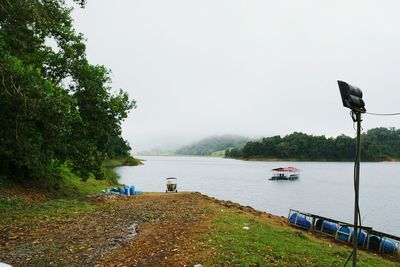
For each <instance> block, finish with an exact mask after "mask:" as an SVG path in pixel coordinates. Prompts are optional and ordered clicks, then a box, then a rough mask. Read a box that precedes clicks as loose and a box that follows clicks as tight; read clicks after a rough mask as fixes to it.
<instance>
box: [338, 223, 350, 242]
mask: <svg viewBox="0 0 400 267" xmlns="http://www.w3.org/2000/svg"><path fill="white" fill-rule="evenodd" d="M350 234H351V230H350V228H349V227H348V226H345V225H344V226H342V227H340V228H339V231H338V232H337V238H338V239H339V240H341V241H345V242H349V241H350Z"/></svg>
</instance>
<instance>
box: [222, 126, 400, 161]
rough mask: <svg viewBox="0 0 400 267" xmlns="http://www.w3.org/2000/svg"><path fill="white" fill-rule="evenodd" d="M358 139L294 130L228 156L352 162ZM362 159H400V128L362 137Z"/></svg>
mask: <svg viewBox="0 0 400 267" xmlns="http://www.w3.org/2000/svg"><path fill="white" fill-rule="evenodd" d="M355 144H356V142H355V139H354V138H352V137H349V136H346V135H340V136H338V137H335V138H333V137H331V138H326V137H325V136H313V135H307V134H305V133H299V132H294V133H292V134H289V135H287V136H284V137H281V136H273V137H265V138H262V139H261V140H259V141H250V142H248V143H246V145H244V146H243V148H232V149H227V150H226V151H225V157H228V158H244V159H251V158H263V159H288V160H315V161H352V160H354V158H355ZM361 160H364V161H384V160H400V129H395V128H382V127H381V128H374V129H370V130H368V131H367V132H366V133H363V134H362V136H361Z"/></svg>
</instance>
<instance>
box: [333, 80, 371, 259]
mask: <svg viewBox="0 0 400 267" xmlns="http://www.w3.org/2000/svg"><path fill="white" fill-rule="evenodd" d="M338 85H339V90H340V95H341V97H342V102H343V106H344V107H347V108H349V109H351V111H352V118H353V121H354V122H357V143H356V160H355V163H354V164H355V177H354V234H353V267H356V266H357V247H358V235H359V231H358V214H359V212H360V211H359V206H358V200H359V194H358V193H359V185H360V154H361V145H360V144H361V140H360V139H361V113H365V112H366V109H365V103H364V101H363V99H362V96H363V94H362V91H361V90H360V89H359V88H358V87H355V86H353V85H350V84H348V83H346V82H343V81H338Z"/></svg>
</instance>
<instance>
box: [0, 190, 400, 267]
mask: <svg viewBox="0 0 400 267" xmlns="http://www.w3.org/2000/svg"><path fill="white" fill-rule="evenodd" d="M87 202H88V204H85V208H84V209H80V210H74V209H75V207H74V206H71V208H68V209H66V208H63V209H57V208H55V209H53V210H52V212H51V214H47V213H46V214H42V215H39V216H34V217H28V218H25V219H23V218H18V219H15V220H14V219H13V221H11V223H8V224H1V225H0V261H2V262H6V263H9V264H12V265H13V266H194V265H196V264H201V265H203V266H215V265H220V266H221V265H222V266H243V265H246V266H250V265H263V266H286V265H292V266H310V265H314V266H321V265H318V264H311V262H313V261H314V262H318V261H319V259H318V258H316V257H315V256H313V255H311V256H310V257H309V258H306V257H305V256H304V255H302V253H303V252H301V251H300V254H299V255H298V257H299V258H296V257H297V256H290V257H286V256H285V255H283V254H282V253H281V254H282V255H283V256H282V255H281V254H276V253H275V254H274V251H273V250H275V248H274V246H275V245H268V244H267V243H265V244H263V243H262V242H264V241H262V240H261V241H262V242H261V241H258V240H257V238H259V236H261V238H265V235H266V234H262V233H261V234H257V235H253V236H249V237H246V236H243V238H245V239H244V241H241V239H240V238H241V236H242V235H243V234H246V233H248V232H249V231H247V232H246V230H248V228H251V229H258V228H260V227H261V228H262V229H264V228H271V227H272V228H271V229H272V230H273V231H274V232H277V231H276V230H274V229H279V230H278V232H279V233H282V235H288V238H287V239H285V240H287V241H284V242H281V243H282V244H284V243H288V242H289V243H290V241H291V240H295V239H296V238H299V240H300V241H302V240H303V239H304V242H308V241H307V240H310V244H312V242H314V241H313V240H314V239H315V237H314V236H311V234H310V233H307V232H304V234H303V231H298V230H297V229H294V228H292V227H290V226H289V225H288V224H287V220H286V219H285V218H282V217H279V216H274V215H271V214H268V213H264V212H260V211H256V210H254V209H252V208H251V207H243V206H240V205H238V204H235V203H232V202H229V201H228V202H227V201H220V200H216V199H213V198H209V197H207V196H204V195H201V194H199V193H177V194H176V193H170V194H165V193H144V194H142V195H139V196H132V197H122V196H117V195H94V196H90V197H89V198H88V200H87ZM86 206H88V207H86ZM221 214H232V215H233V216H239V217H243V218H245V222H246V223H242V222H240V221H239V222H238V223H234V222H232V221H233V220H232V218H236V217H229V219H226V218H222V217H221V216H222V215H221ZM3 216H4V215H3ZM224 216H225V215H224ZM216 218H217V219H218V218H219V222H218V220H217V222H216ZM221 218H222V219H221ZM247 222H249V223H247ZM221 225H222V226H223V228H221V227H220V226H221ZM218 227H219V228H218ZM232 227H236V228H235V230H234V231H235V233H237V232H240V236H236V237H234V235H233V234H229V231H230V230H231V228H232ZM246 227H247V228H246ZM257 227H258V228H257ZM261 228H260V229H261ZM218 229H220V230H218ZM221 229H222V230H221ZM242 232H243V234H242ZM221 233H222V234H221ZM279 233H278V234H279ZM218 238H220V239H221V238H222V239H221V240H222V241H221V242H219V243H218V242H216V241H214V240H218ZM224 238H227V239H224ZM233 238H236V239H235V240H232V239H233ZM249 238H253V239H254V241H252V243H248V244H247V243H245V242H247V239H249ZM272 238H274V239H276V237H273V236H271V239H272ZM224 240H225V241H224ZM229 242H232V246H233V247H236V246H237V247H240V246H243V247H247V251H245V253H247V254H249V253H254V254H255V255H256V254H257V253H259V254H260V255H261V254H262V255H264V254H265V256H263V257H264V258H263V260H262V262H263V264H260V263H259V261H254V263H256V262H258V263H256V264H251V261H249V264H247V263H238V262H236V263H235V262H234V261H232V262H230V257H231V256H232V257H233V256H236V257H238V258H241V257H242V256H241V255H240V254H238V253H242V252H241V251H239V252H236V251H234V249H233V248H229V247H228V248H227V249H228V250H225V251H224V249H223V246H225V244H228V243H229ZM260 242H261V243H260ZM318 242H319V241H318ZM258 243H260V244H261V245H262V247H260V249H261V250H260V251H259V252H257V251H256V250H257V249H258V248H250V247H249V246H251V245H253V244H258ZM330 243H331V242H329V241H327V240H322V241H321V242H320V243H318V244H317V246H321V245H320V244H322V246H326V247H327V249H330V248H332V246H333V247H334V249H335V248H336V247H340V246H343V245H340V244H339V245H337V244H333V245H331V244H330ZM305 244H308V243H305ZM278 245H279V244H278ZM283 249H284V250H283V251H286V248H283ZM341 249H342V248H341ZM311 250H313V248H311ZM347 250H348V249H347V248H346V250H344V252H343V253H342V252H340V253H342V254H343V255H342V254H340V253H339V252H337V251H333V252H332V255H333V256H334V257H339V256H337V255H336V254H338V255H340V257H341V258H345V257H346V255H347ZM224 253H225V254H224ZM235 253H236V254H235ZM234 254H235V255H234ZM247 254H246V255H247ZM247 256H248V255H247ZM250 256H251V255H250ZM243 257H244V256H243ZM301 257H304V258H305V261H304V260H302V258H301ZM341 258H338V260H337V262H340V263H342V262H343V260H342V259H341ZM335 262H336V261H335ZM291 263H293V264H291ZM308 263H310V264H308ZM390 263H392V262H390ZM393 264H394V263H393ZM333 266H336V264H333ZM337 266H339V264H337ZM366 266H374V265H366Z"/></svg>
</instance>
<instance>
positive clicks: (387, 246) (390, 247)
mask: <svg viewBox="0 0 400 267" xmlns="http://www.w3.org/2000/svg"><path fill="white" fill-rule="evenodd" d="M395 251H396V243H395V242H393V241H392V240H388V239H385V238H382V243H381V252H382V253H386V254H394V252H395Z"/></svg>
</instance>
